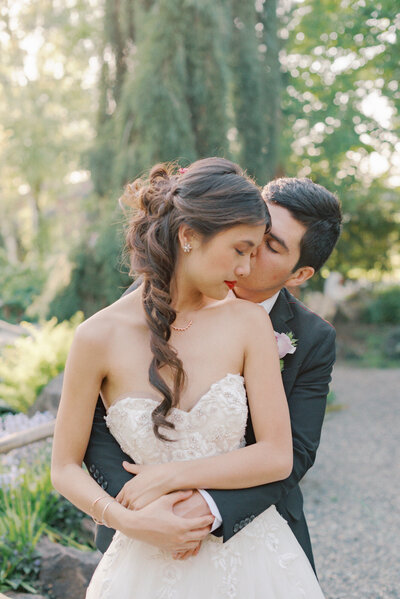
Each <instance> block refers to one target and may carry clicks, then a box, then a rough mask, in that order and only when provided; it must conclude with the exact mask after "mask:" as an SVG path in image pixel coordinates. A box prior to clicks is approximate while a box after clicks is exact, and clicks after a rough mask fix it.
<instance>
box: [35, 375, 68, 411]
mask: <svg viewBox="0 0 400 599" xmlns="http://www.w3.org/2000/svg"><path fill="white" fill-rule="evenodd" d="M63 378H64V373H63V372H61V373H60V374H59V375H58V376H56V378H54V379H53V380H51V381H50V383H48V385H46V387H45V388H44V389H43V391H42V392H41V393H40V395H39V396H38V398H37V400H36V401H35V403H34V404H33V405H32V407H31V408H30V410H29V415H30V416H32V415H33V414H34V413H35V412H51V413H52V414H54V416H56V414H57V410H58V404H59V402H60V397H61V389H62V384H63Z"/></svg>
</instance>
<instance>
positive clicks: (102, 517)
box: [101, 499, 115, 528]
mask: <svg viewBox="0 0 400 599" xmlns="http://www.w3.org/2000/svg"><path fill="white" fill-rule="evenodd" d="M114 501H115V499H111V501H109V502H108V503H107V504H106V506H105V508H104V510H103V513H102V514H101V519H102V521H103V522H102V523H103V526H107V528H111V527H110V526H108V524H107V522H106V521H105V520H104V515H105V513H106V509H107V508H108V507H109V506H110V505H111V504H112V503H114Z"/></svg>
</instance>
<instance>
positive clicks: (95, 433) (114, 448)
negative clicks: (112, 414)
mask: <svg viewBox="0 0 400 599" xmlns="http://www.w3.org/2000/svg"><path fill="white" fill-rule="evenodd" d="M105 414H106V412H105V409H104V406H103V403H102V401H101V399H100V398H99V400H98V402H97V405H96V410H95V413H94V418H93V425H92V431H91V433H90V439H89V444H88V446H87V449H86V453H85V457H84V458H83V461H84V464H85V466H86V468H87V469H88V472H89V474H90V476H91V477H92V478H94V480H95V481H96V482H97V483H98V484H99V485H100V487H102V488H103V489H105V491H107V493H109V494H110V495H112V497H115V496H116V495H118V493H119V491H120V490H121V489H122V487H123V486H124V484H125V483H126V482H128V480H131V478H132V476H133V475H132V474H130V473H129V472H127V471H126V470H125V469H124V468H123V466H122V462H123V461H124V460H126V461H128V462H130V463H131V462H132V458H131V457H130V456H128V455H127V454H126V453H124V452H123V451H122V449H121V447H120V446H119V444H118V442H117V441H116V439H115V438H114V437H113V436H112V434H111V433H110V432H109V430H108V428H107V425H106V423H105V420H104V416H105ZM114 532H115V531H114V530H113V529H111V528H106V527H105V526H97V528H96V545H97V548H98V549H99V550H100V551H102V552H103V553H104V552H105V551H106V549H107V548H108V545H109V544H110V543H111V540H112V537H113V534H114Z"/></svg>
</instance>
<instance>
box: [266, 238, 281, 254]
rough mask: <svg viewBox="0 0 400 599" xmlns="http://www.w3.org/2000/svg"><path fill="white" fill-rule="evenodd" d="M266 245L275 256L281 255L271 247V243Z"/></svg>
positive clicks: (267, 242)
mask: <svg viewBox="0 0 400 599" xmlns="http://www.w3.org/2000/svg"><path fill="white" fill-rule="evenodd" d="M265 245H266V246H267V248H268V249H269V250H270V251H271V252H273V253H274V254H279V252H277V251H276V250H274V248H273V247H272V246H271V244H270V243H269V241H266V242H265Z"/></svg>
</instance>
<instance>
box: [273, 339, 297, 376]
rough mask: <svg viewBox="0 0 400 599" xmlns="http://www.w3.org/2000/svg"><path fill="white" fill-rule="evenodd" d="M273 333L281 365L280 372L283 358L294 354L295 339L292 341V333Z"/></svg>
mask: <svg viewBox="0 0 400 599" xmlns="http://www.w3.org/2000/svg"><path fill="white" fill-rule="evenodd" d="M274 333H275V339H276V342H277V344H278V354H279V363H280V365H281V371H282V370H283V358H284V357H285V356H287V354H294V352H295V351H296V346H297V339H293V333H292V332H290V333H287V334H286V333H277V332H276V331H274Z"/></svg>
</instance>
